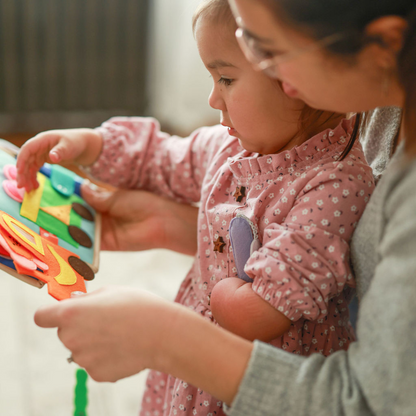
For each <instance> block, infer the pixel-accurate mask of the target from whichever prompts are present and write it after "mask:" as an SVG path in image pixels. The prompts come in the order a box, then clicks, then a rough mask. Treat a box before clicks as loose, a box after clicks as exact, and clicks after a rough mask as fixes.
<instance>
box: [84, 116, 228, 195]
mask: <svg viewBox="0 0 416 416" xmlns="http://www.w3.org/2000/svg"><path fill="white" fill-rule="evenodd" d="M97 131H98V132H99V133H100V134H101V136H102V138H103V149H102V152H101V154H100V156H99V158H98V160H97V161H96V162H95V163H94V164H93V165H92V166H90V167H88V168H87V171H88V172H89V173H90V174H91V175H92V176H93V177H95V178H97V179H99V180H101V181H103V182H106V183H109V184H111V185H113V186H116V187H119V188H128V189H144V190H148V191H151V192H154V193H156V194H158V195H161V196H165V197H168V198H170V199H174V200H176V201H178V202H186V203H192V202H198V201H199V200H200V195H201V186H202V181H203V179H204V176H205V173H206V169H207V167H208V166H209V164H210V161H211V160H212V158H213V157H214V155H215V154H216V152H217V151H218V149H219V147H220V146H221V144H222V142H223V141H224V139H225V138H226V137H228V135H227V132H226V129H225V128H224V127H222V126H215V127H203V128H200V129H198V130H196V131H194V132H193V133H192V134H191V135H190V136H189V137H186V138H181V137H178V136H170V135H169V134H167V133H163V132H161V131H160V126H159V123H158V122H157V120H155V119H153V118H143V117H115V118H111V119H110V120H108V121H106V122H104V123H103V124H102V126H100V127H98V128H97Z"/></svg>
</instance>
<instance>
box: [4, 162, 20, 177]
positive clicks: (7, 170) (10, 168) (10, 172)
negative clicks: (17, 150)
mask: <svg viewBox="0 0 416 416" xmlns="http://www.w3.org/2000/svg"><path fill="white" fill-rule="evenodd" d="M3 173H4V176H5V177H6V178H7V179H10V180H11V181H15V180H16V178H17V169H16V166H15V165H5V166H4V168H3Z"/></svg>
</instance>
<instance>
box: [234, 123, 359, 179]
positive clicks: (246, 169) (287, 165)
mask: <svg viewBox="0 0 416 416" xmlns="http://www.w3.org/2000/svg"><path fill="white" fill-rule="evenodd" d="M354 120H355V117H353V118H351V119H348V120H347V119H343V120H341V122H340V123H339V124H338V126H337V127H335V129H326V130H324V131H322V132H320V133H318V134H317V135H315V136H313V137H311V138H310V139H308V140H307V141H306V142H304V143H302V144H300V145H299V146H295V147H293V148H292V149H290V150H285V151H283V152H280V153H276V154H271V155H259V154H258V153H251V152H248V151H243V152H241V153H239V154H237V155H236V156H233V157H229V158H228V160H227V163H228V166H229V168H230V170H231V172H232V173H233V175H234V177H235V178H237V179H246V180H250V179H253V178H258V177H259V176H261V175H267V174H273V173H275V172H280V173H282V174H283V173H285V172H287V171H288V170H290V169H294V168H295V167H299V165H303V164H310V163H311V162H312V163H313V162H315V163H316V161H317V160H320V159H322V158H323V157H325V154H326V153H328V152H329V151H331V150H332V151H333V152H334V156H335V155H336V154H338V153H339V154H340V153H342V151H343V150H344V148H345V146H346V144H347V143H348V140H349V138H350V137H351V133H352V130H353V126H354ZM337 148H339V151H338V150H337Z"/></svg>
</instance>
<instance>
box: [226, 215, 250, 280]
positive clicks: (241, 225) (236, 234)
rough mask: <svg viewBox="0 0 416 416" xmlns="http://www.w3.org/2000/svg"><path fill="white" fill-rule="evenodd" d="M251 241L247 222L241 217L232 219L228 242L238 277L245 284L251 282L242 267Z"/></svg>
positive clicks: (247, 255) (247, 256)
mask: <svg viewBox="0 0 416 416" xmlns="http://www.w3.org/2000/svg"><path fill="white" fill-rule="evenodd" d="M253 241H254V238H253V231H252V229H251V226H250V224H249V223H248V221H247V220H246V219H245V218H242V217H236V218H233V219H232V220H231V222H230V242H231V246H232V247H233V253H234V260H235V266H236V268H237V274H238V277H239V278H240V279H242V280H244V281H245V282H252V281H253V279H251V278H250V277H249V276H248V275H247V274H246V272H245V271H244V266H245V265H246V263H247V260H248V259H249V258H250V247H251V244H252V243H253Z"/></svg>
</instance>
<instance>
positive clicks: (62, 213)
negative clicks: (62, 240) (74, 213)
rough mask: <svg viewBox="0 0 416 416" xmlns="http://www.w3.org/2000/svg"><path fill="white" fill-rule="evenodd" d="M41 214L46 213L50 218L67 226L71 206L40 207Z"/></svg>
mask: <svg viewBox="0 0 416 416" xmlns="http://www.w3.org/2000/svg"><path fill="white" fill-rule="evenodd" d="M40 209H41V210H42V211H43V212H46V213H47V214H49V215H52V217H55V218H57V219H58V220H59V221H61V222H63V223H64V224H65V225H69V219H70V215H71V209H72V206H71V205H59V206H57V207H41V208H40Z"/></svg>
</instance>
